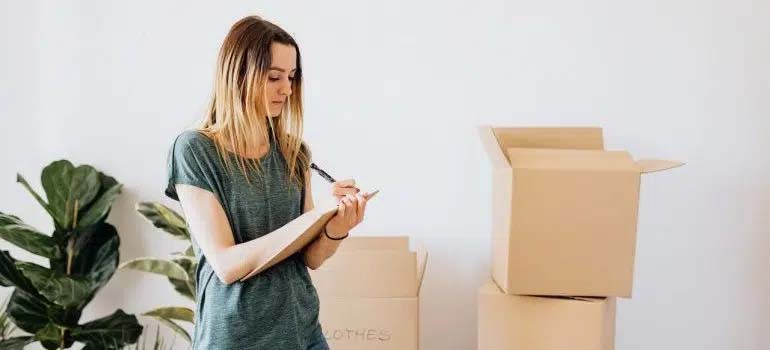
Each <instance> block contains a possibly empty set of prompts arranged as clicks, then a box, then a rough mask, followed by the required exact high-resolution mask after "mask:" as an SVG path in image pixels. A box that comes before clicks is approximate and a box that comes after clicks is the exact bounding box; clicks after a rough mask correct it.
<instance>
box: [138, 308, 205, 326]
mask: <svg viewBox="0 0 770 350" xmlns="http://www.w3.org/2000/svg"><path fill="white" fill-rule="evenodd" d="M142 315H144V316H152V317H163V318H167V319H170V320H179V321H185V322H190V323H193V322H194V321H193V318H194V316H195V315H194V313H193V311H192V310H191V309H189V308H186V307H161V308H157V309H155V310H151V311H147V312H145V313H143V314H142Z"/></svg>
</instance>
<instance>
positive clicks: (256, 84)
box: [197, 16, 310, 186]
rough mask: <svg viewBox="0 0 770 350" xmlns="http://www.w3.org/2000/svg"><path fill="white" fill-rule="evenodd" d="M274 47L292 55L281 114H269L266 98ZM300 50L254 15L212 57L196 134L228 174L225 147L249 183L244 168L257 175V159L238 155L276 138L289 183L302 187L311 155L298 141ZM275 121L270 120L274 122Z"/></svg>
mask: <svg viewBox="0 0 770 350" xmlns="http://www.w3.org/2000/svg"><path fill="white" fill-rule="evenodd" d="M273 43H279V44H284V45H289V46H292V47H294V49H295V50H296V51H297V67H296V69H297V70H296V71H295V75H294V80H293V81H292V83H291V89H292V94H291V96H289V97H288V101H287V102H288V103H287V105H286V107H288V108H286V107H284V108H283V110H282V111H281V114H280V115H279V116H277V117H275V118H273V117H272V116H270V115H269V113H270V112H269V106H270V104H269V101H268V96H267V81H268V71H269V69H270V65H271V60H272V53H271V51H270V46H271V44H273ZM300 62H301V60H300V53H299V46H298V45H297V43H296V42H295V41H294V38H292V37H291V35H289V34H288V33H287V32H286V31H284V30H283V29H281V28H280V27H278V26H277V25H275V24H273V23H270V22H268V21H266V20H264V19H262V18H260V17H258V16H249V17H244V18H242V19H241V20H239V21H238V22H236V23H235V24H233V26H232V27H231V28H230V31H229V32H228V33H227V36H226V37H225V39H224V42H223V43H222V47H221V48H220V51H219V57H218V59H217V67H216V74H215V81H214V91H213V96H212V98H211V102H210V103H209V106H208V108H207V113H206V115H205V116H204V118H203V119H202V120H201V122H200V123H199V125H198V128H197V129H198V131H200V132H202V133H203V134H205V135H206V136H209V137H210V138H211V139H213V140H214V143H215V144H216V147H217V150H218V152H219V154H220V156H221V158H222V159H223V160H224V163H225V167H226V168H227V169H228V170H231V165H230V159H229V157H227V155H226V152H227V150H226V149H225V148H224V145H225V143H228V145H229V148H230V149H231V150H234V152H235V155H236V156H237V158H236V159H237V160H238V167H239V168H240V170H241V171H242V172H243V174H244V176H245V177H246V179H247V181H249V180H248V179H249V176H248V169H252V170H254V171H256V172H257V173H258V174H259V173H260V172H261V171H262V169H261V167H260V162H259V160H257V159H252V158H246V157H243V156H242V155H243V154H246V152H245V151H246V150H247V149H254V147H255V146H256V145H257V144H267V143H269V142H270V137H274V138H275V139H276V140H277V144H278V148H279V149H280V152H281V154H282V155H283V157H284V159H285V160H286V166H287V171H288V174H289V179H290V180H291V181H294V182H296V183H297V184H298V185H300V186H303V185H304V180H305V172H306V171H307V170H308V169H309V168H310V151H309V149H308V148H307V146H306V145H305V144H304V143H303V142H302V119H303V116H302V67H301V64H300ZM273 119H275V120H273Z"/></svg>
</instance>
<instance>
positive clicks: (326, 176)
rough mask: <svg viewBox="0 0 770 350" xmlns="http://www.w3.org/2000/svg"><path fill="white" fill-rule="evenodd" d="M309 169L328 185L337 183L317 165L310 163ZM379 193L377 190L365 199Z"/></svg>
mask: <svg viewBox="0 0 770 350" xmlns="http://www.w3.org/2000/svg"><path fill="white" fill-rule="evenodd" d="M310 169H313V170H315V171H316V172H317V173H318V175H321V177H322V178H324V179H326V181H329V183H335V182H337V181H336V180H334V178H333V177H331V175H329V174H328V173H326V172H325V171H323V170H322V169H321V168H319V167H318V165H315V163H310ZM379 192H380V190H377V191H374V192H372V193H369V194H368V195H367V196H366V199H371V198H372V197H374V196H375V195H376V194H377V193H379Z"/></svg>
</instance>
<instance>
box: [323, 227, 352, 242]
mask: <svg viewBox="0 0 770 350" xmlns="http://www.w3.org/2000/svg"><path fill="white" fill-rule="evenodd" d="M349 234H350V232H348V233H346V234H345V235H344V236H342V237H340V238H334V237H332V236H329V232H326V227H324V236H326V238H328V239H331V240H332V241H341V240H343V239H345V238H348V235H349Z"/></svg>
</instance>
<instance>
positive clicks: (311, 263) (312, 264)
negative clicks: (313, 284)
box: [305, 255, 321, 270]
mask: <svg viewBox="0 0 770 350" xmlns="http://www.w3.org/2000/svg"><path fill="white" fill-rule="evenodd" d="M305 266H307V267H308V268H309V269H311V270H318V268H319V267H321V262H320V261H314V260H313V259H310V258H309V257H308V256H307V255H306V256H305Z"/></svg>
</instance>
